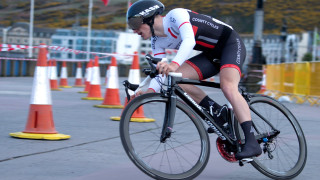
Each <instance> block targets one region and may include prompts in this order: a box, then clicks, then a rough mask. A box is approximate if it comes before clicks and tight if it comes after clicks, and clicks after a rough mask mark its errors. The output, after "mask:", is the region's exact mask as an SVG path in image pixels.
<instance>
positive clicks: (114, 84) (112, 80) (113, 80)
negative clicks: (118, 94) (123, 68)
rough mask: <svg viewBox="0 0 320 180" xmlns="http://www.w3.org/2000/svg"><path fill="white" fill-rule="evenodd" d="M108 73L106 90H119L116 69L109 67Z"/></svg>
mask: <svg viewBox="0 0 320 180" xmlns="http://www.w3.org/2000/svg"><path fill="white" fill-rule="evenodd" d="M108 72H109V73H108V82H107V88H109V89H119V78H118V68H117V67H115V66H111V67H110V68H109V71H108Z"/></svg>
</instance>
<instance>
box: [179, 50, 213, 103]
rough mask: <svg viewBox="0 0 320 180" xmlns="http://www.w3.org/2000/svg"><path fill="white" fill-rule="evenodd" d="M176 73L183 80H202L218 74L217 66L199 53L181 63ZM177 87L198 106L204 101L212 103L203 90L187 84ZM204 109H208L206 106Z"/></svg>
mask: <svg viewBox="0 0 320 180" xmlns="http://www.w3.org/2000/svg"><path fill="white" fill-rule="evenodd" d="M204 67H205V68H204ZM176 72H180V73H182V76H183V77H184V78H189V79H194V80H203V79H205V78H208V77H211V76H213V75H215V74H217V73H218V72H219V66H217V65H214V64H213V63H211V62H210V61H209V60H208V59H207V57H206V56H205V54H204V53H200V54H199V55H196V56H194V57H192V58H191V59H190V60H188V61H186V62H185V63H183V64H182V65H181V66H180V67H179V68H178V69H177V71H176ZM179 86H180V87H181V88H182V89H183V90H184V91H186V92H187V93H188V94H189V95H190V96H191V97H192V98H193V99H194V100H195V101H196V102H197V103H198V104H200V103H201V102H202V101H203V100H204V99H206V100H208V101H212V102H214V101H213V100H212V99H210V98H209V97H208V96H207V94H206V93H205V92H204V91H203V90H201V89H200V88H199V87H197V86H194V85H187V84H181V85H179ZM202 104H206V102H202ZM207 104H208V103H207ZM214 104H216V103H214ZM204 107H205V108H208V107H206V106H204ZM208 109H209V108H208Z"/></svg>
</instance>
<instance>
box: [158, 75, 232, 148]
mask: <svg viewBox="0 0 320 180" xmlns="http://www.w3.org/2000/svg"><path fill="white" fill-rule="evenodd" d="M178 84H192V85H200V86H206V87H214V88H220V84H218V83H215V82H206V81H199V80H191V79H183V78H181V77H175V76H170V75H169V76H168V90H167V91H166V92H167V94H165V95H166V97H168V98H169V103H168V104H167V105H166V115H165V119H164V122H163V127H162V134H161V139H160V141H161V142H164V141H165V139H166V138H169V137H170V135H171V132H172V128H173V120H174V116H175V107H176V106H175V104H176V101H177V96H178V97H180V98H181V99H182V100H183V101H184V102H185V103H187V104H188V105H189V106H190V107H191V108H192V109H193V110H194V111H195V112H196V113H197V114H198V115H199V116H200V118H201V119H203V120H204V121H205V122H206V123H207V124H208V126H209V127H211V128H212V129H213V130H214V131H215V132H216V134H217V135H218V136H219V137H220V138H221V139H222V140H227V141H229V142H230V143H231V144H232V145H236V146H238V143H237V141H236V139H232V138H231V137H230V136H229V134H228V133H226V132H225V131H224V130H223V129H222V128H220V127H219V126H218V125H217V123H216V122H215V121H214V120H213V118H212V117H211V115H209V113H208V112H206V111H205V110H204V109H203V108H202V107H201V106H199V105H198V104H197V103H196V102H195V101H194V100H193V99H192V98H191V97H190V96H189V95H188V94H187V93H186V92H185V91H183V90H182V89H181V88H180V87H179V86H178ZM230 121H232V122H231V123H233V119H232V120H230ZM231 127H233V126H231ZM231 129H232V128H231ZM233 132H234V131H233V129H232V133H233Z"/></svg>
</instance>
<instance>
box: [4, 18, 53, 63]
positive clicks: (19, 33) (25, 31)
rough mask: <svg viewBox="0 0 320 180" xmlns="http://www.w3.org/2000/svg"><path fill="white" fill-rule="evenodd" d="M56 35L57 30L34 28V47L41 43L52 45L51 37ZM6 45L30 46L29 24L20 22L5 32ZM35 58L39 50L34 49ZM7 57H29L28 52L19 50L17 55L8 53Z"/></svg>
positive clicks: (16, 52)
mask: <svg viewBox="0 0 320 180" xmlns="http://www.w3.org/2000/svg"><path fill="white" fill-rule="evenodd" d="M54 33H55V29H50V28H38V27H34V28H33V42H32V46H38V45H40V44H41V43H44V44H47V45H50V44H51V36H52V35H53V34H54ZM3 39H4V40H5V42H4V43H5V44H13V45H29V23H25V22H18V23H15V24H13V25H12V26H11V27H9V28H7V29H6V30H5V35H4V37H3ZM33 52H34V54H33V57H37V52H38V50H37V49H33ZM6 56H7V57H27V56H28V50H17V51H15V53H7V55H6Z"/></svg>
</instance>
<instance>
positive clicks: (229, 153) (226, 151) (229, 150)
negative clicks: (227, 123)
mask: <svg viewBox="0 0 320 180" xmlns="http://www.w3.org/2000/svg"><path fill="white" fill-rule="evenodd" d="M216 144H217V149H218V152H219V154H220V156H222V158H223V159H225V160H226V161H229V162H237V159H236V157H235V151H236V148H235V147H233V146H232V145H231V144H230V143H229V142H228V141H226V140H222V139H221V138H219V137H218V138H217V141H216Z"/></svg>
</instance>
